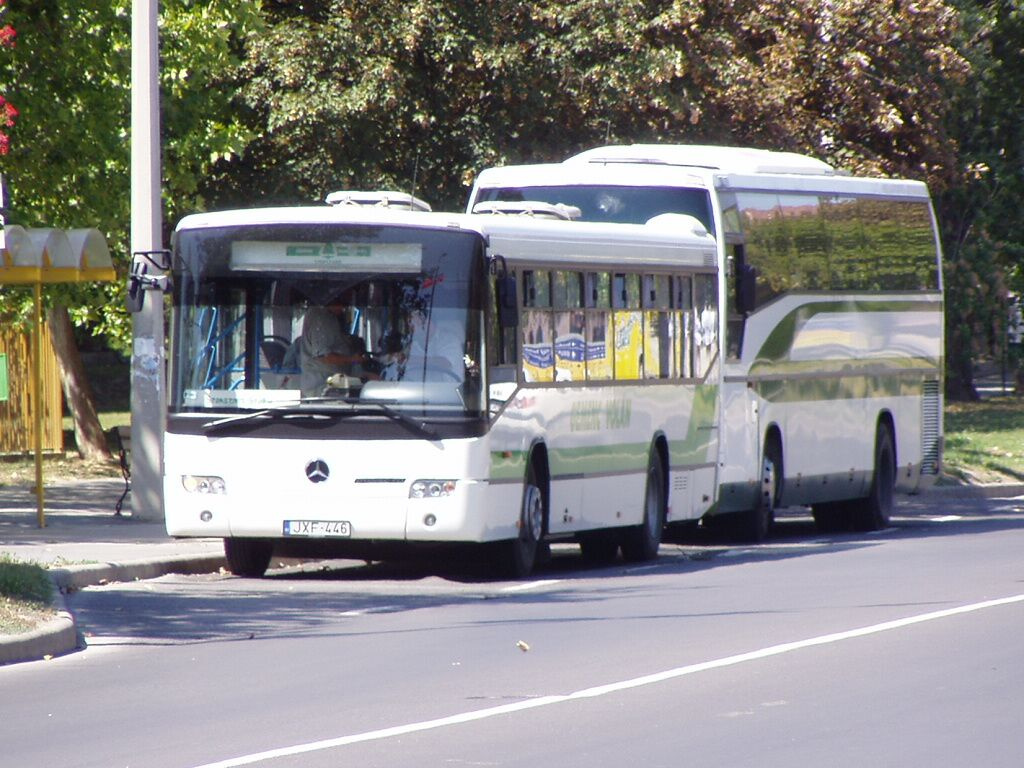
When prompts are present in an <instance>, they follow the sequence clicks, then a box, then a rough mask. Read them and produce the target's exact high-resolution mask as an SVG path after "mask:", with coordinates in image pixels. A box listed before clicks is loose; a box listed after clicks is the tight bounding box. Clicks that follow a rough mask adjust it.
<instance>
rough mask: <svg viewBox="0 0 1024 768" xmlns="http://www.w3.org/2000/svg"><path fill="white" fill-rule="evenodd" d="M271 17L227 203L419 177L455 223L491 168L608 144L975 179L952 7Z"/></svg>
mask: <svg viewBox="0 0 1024 768" xmlns="http://www.w3.org/2000/svg"><path fill="white" fill-rule="evenodd" d="M266 7H267V15H268V23H269V29H268V30H267V32H266V34H265V35H262V36H261V37H260V38H259V39H251V40H250V41H249V42H248V44H247V46H246V64H245V69H244V70H243V73H242V75H243V79H242V82H241V88H240V92H239V100H238V103H239V106H240V107H241V108H243V109H245V110H246V111H247V112H248V113H249V114H251V115H252V117H253V120H254V122H253V123H252V126H253V130H254V133H255V134H257V138H256V139H254V141H253V142H252V143H250V145H249V146H248V147H247V149H246V152H245V153H244V154H242V155H239V156H236V157H234V158H232V159H231V160H229V161H228V162H225V163H222V164H220V165H219V166H218V168H217V169H216V170H217V174H216V176H217V178H216V179H215V180H214V182H213V183H211V185H210V187H209V188H208V189H209V193H210V196H211V198H213V199H216V200H217V201H218V202H226V203H242V202H245V201H246V199H247V197H248V196H249V195H251V194H252V193H253V191H255V192H256V194H257V195H258V196H261V197H265V198H267V199H272V200H276V201H298V200H306V201H308V200H310V199H319V198H322V196H323V195H324V194H325V193H326V192H327V191H329V190H330V189H332V188H337V187H344V186H378V185H385V186H398V187H399V188H402V189H408V188H409V186H410V183H411V179H412V176H413V171H414V169H416V174H417V181H418V183H419V184H420V185H421V187H423V188H426V189H428V190H430V193H428V194H427V196H428V197H432V198H433V201H434V202H435V203H439V204H441V205H445V206H453V207H454V206H458V205H459V204H461V202H462V200H463V199H464V198H465V193H466V187H467V184H468V183H469V181H471V179H472V176H473V174H474V172H475V171H476V170H477V169H479V168H480V167H483V166H486V165H491V164H495V163H502V162H509V161H513V162H514V161H533V160H548V159H555V158H561V157H564V156H565V155H566V154H568V153H569V152H572V151H574V150H576V149H579V148H581V147H585V146H593V145H594V144H597V143H600V142H604V141H606V140H609V139H610V140H619V141H642V140H659V141H713V142H717V143H730V144H739V143H742V144H753V145H757V146H765V147H772V148H776V149H790V150H798V151H805V152H810V153H813V154H815V155H818V156H822V157H824V158H826V159H828V160H831V161H832V162H834V163H836V164H837V165H839V166H840V167H842V168H845V169H848V170H854V171H869V172H873V173H884V174H899V175H908V176H912V177H915V178H924V179H926V180H928V181H929V182H930V183H931V184H932V185H933V186H934V187H937V188H943V187H946V186H948V185H950V184H952V183H955V181H956V178H957V173H958V170H957V158H956V145H955V142H953V141H952V139H951V137H950V136H949V134H948V132H947V130H946V112H945V110H946V104H947V103H948V98H946V96H947V92H948V90H949V88H950V86H951V84H953V83H955V82H957V81H958V80H961V79H962V78H963V77H964V76H965V74H966V72H967V65H966V62H965V61H964V60H963V59H962V57H961V56H960V55H959V53H958V52H957V51H956V49H955V48H954V47H953V46H952V45H951V43H950V40H951V39H953V33H954V32H955V29H956V22H957V19H956V15H955V13H954V12H953V10H952V9H951V8H950V7H949V6H948V5H946V4H944V3H942V2H939V1H938V0H922V1H921V2H915V3H903V2H899V0H897V1H896V2H892V3H886V4H879V3H876V2H873V1H872V0H835V2H831V3H829V4H827V5H825V6H823V5H822V4H821V3H820V2H811V1H810V0H803V1H802V2H793V1H792V0H729V1H726V0H719V1H718V2H711V3H707V2H698V0H676V1H675V2H671V1H669V0H662V2H651V1H650V0H647V1H642V0H618V1H617V2H607V0H569V1H568V2H555V1H554V0H546V1H541V2H534V3H530V4H526V3H522V2H513V1H512V0H498V1H497V2H492V3H486V4H481V3H474V2H467V1H466V0H460V1H459V2H451V1H449V0H419V1H418V2H413V3H409V2H398V1H397V0H385V1H384V2H380V3H375V4H366V3H359V2H356V1H355V0H337V1H336V2H326V1H322V2H316V1H315V0H314V1H312V2H305V3H302V4H295V3H290V2H284V1H280V2H268V3H267V5H266ZM417 157H418V158H419V163H417V162H416V159H417Z"/></svg>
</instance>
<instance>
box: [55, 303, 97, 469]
mask: <svg viewBox="0 0 1024 768" xmlns="http://www.w3.org/2000/svg"><path fill="white" fill-rule="evenodd" d="M46 322H47V323H48V324H49V326H50V338H51V339H52V340H53V351H54V352H56V354H57V366H58V368H60V382H61V386H62V387H63V389H64V399H65V401H66V402H67V404H68V410H69V411H71V417H72V419H73V420H74V423H75V443H76V445H77V446H78V454H79V455H80V456H81V457H82V458H83V459H86V460H87V461H110V460H111V458H112V457H111V455H110V449H109V448H108V447H107V438H106V435H104V434H103V427H101V426H100V420H99V417H98V416H97V415H96V406H95V405H94V403H93V398H92V389H91V388H90V386H89V380H88V379H87V378H86V375H85V366H83V365H82V357H81V355H80V354H79V353H78V345H77V344H76V343H75V336H74V333H73V332H72V328H71V318H70V317H69V316H68V310H67V307H64V306H61V305H60V304H57V305H55V306H54V307H53V308H52V309H50V310H48V311H47V313H46Z"/></svg>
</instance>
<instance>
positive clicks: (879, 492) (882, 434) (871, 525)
mask: <svg viewBox="0 0 1024 768" xmlns="http://www.w3.org/2000/svg"><path fill="white" fill-rule="evenodd" d="M895 494H896V449H895V447H894V446H893V439H892V432H891V431H890V430H889V427H888V426H887V425H885V424H879V426H878V434H877V436H876V437H875V469H874V473H873V474H872V476H871V489H870V490H869V491H868V495H867V496H865V497H864V498H862V499H858V500H857V501H855V502H853V514H852V518H853V520H852V522H853V528H854V530H856V531H879V530H881V529H883V528H885V527H886V526H888V525H889V517H890V516H891V515H892V507H893V503H894V499H895Z"/></svg>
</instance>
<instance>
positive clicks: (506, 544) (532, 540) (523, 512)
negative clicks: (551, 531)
mask: <svg viewBox="0 0 1024 768" xmlns="http://www.w3.org/2000/svg"><path fill="white" fill-rule="evenodd" d="M518 529H519V535H518V536H516V538H514V539H509V540H507V541H502V542H498V545H499V549H500V557H499V559H498V562H499V564H500V567H501V571H502V573H503V575H505V576H507V577H509V578H513V579H524V578H526V577H527V576H529V575H530V574H531V573H533V569H534V567H535V566H536V565H537V561H538V558H539V555H540V552H541V543H542V540H543V538H544V494H543V493H542V492H541V489H540V486H539V485H538V484H537V471H536V469H535V468H534V466H533V464H532V463H531V464H530V470H529V472H528V473H527V475H526V482H525V483H524V485H523V502H522V504H521V506H520V509H519V525H518Z"/></svg>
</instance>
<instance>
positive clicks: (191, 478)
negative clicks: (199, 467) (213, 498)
mask: <svg viewBox="0 0 1024 768" xmlns="http://www.w3.org/2000/svg"><path fill="white" fill-rule="evenodd" d="M181 485H182V486H183V487H184V488H185V490H186V491H188V492H189V493H212V494H222V493H227V489H226V488H225V487H224V478H222V477H217V476H215V475H182V476H181Z"/></svg>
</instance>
